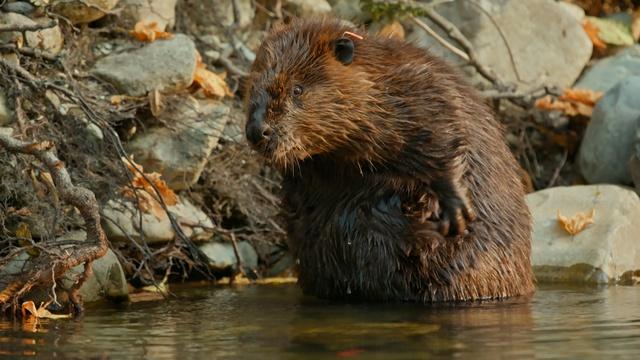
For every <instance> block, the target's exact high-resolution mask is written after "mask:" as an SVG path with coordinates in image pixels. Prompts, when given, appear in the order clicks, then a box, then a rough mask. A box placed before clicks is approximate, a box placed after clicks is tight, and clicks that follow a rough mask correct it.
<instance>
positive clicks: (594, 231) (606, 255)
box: [527, 185, 640, 283]
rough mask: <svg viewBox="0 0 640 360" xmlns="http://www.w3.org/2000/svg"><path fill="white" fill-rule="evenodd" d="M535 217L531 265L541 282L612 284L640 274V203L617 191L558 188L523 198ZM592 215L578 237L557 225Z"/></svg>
mask: <svg viewBox="0 0 640 360" xmlns="http://www.w3.org/2000/svg"><path fill="white" fill-rule="evenodd" d="M527 204H528V205H529V208H530V209H531V213H532V215H533V239H532V246H531V247H532V254H531V255H532V264H533V270H534V273H535V275H536V278H537V280H538V281H539V282H554V281H570V282H571V281H572V282H597V283H602V282H616V281H618V280H620V277H621V276H622V275H623V274H624V273H625V272H628V271H634V270H639V269H640V242H639V241H638V219H640V199H639V198H638V195H636V193H635V192H633V191H632V190H629V189H627V188H623V187H620V186H616V185H588V186H571V187H556V188H549V189H545V190H542V191H538V192H535V193H532V194H529V195H527ZM592 208H593V209H595V216H594V223H593V224H591V225H588V226H587V227H586V228H585V229H584V230H582V231H581V232H579V233H578V234H576V235H570V234H569V233H567V232H566V231H565V230H564V229H563V228H562V227H561V225H560V224H559V222H558V218H557V217H558V211H560V213H561V214H562V215H563V216H567V217H572V216H574V215H575V214H577V213H580V212H589V211H590V210H591V209H592Z"/></svg>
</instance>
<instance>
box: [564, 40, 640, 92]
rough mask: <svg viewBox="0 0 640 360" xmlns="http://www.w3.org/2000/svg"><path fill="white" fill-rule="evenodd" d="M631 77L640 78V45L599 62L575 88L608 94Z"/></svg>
mask: <svg viewBox="0 0 640 360" xmlns="http://www.w3.org/2000/svg"><path fill="white" fill-rule="evenodd" d="M631 76H640V45H635V46H633V47H630V48H627V49H625V50H623V51H621V52H620V53H618V54H616V55H615V56H612V57H607V58H604V59H602V60H600V61H598V62H597V63H596V64H595V65H593V66H591V67H590V68H589V69H588V70H587V71H586V72H585V74H584V75H583V76H582V77H581V78H580V80H579V81H578V82H577V83H576V85H575V86H574V87H575V88H578V89H590V90H594V91H602V92H607V91H609V90H610V89H611V88H613V87H614V86H615V85H616V84H618V83H619V82H620V81H622V80H624V79H627V78H629V77H631Z"/></svg>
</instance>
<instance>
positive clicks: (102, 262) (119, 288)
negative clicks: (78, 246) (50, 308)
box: [58, 231, 129, 302]
mask: <svg viewBox="0 0 640 360" xmlns="http://www.w3.org/2000/svg"><path fill="white" fill-rule="evenodd" d="M86 236H87V234H86V233H85V232H84V231H76V232H72V233H69V234H66V235H65V236H64V237H60V238H59V239H58V240H77V241H84V240H85V239H86ZM92 269H93V274H92V275H91V276H90V277H89V278H88V279H87V280H86V281H85V283H84V284H83V285H82V287H81V288H80V295H82V299H83V300H84V301H86V302H91V301H97V300H102V299H105V298H106V299H112V300H124V299H126V298H127V297H128V296H129V286H128V285H127V279H126V277H125V275H124V271H123V270H122V265H120V262H119V261H118V257H117V256H116V254H115V253H114V252H113V251H111V249H109V250H108V251H107V253H106V254H105V256H103V257H101V258H100V259H97V260H95V261H94V262H93V264H92ZM83 271H84V265H78V266H76V267H74V268H72V269H71V270H69V271H67V273H66V274H65V276H64V278H63V280H62V281H63V284H64V285H65V287H67V288H69V287H71V285H72V284H73V282H74V281H75V279H77V277H78V276H79V275H80V274H81V273H82V272H83Z"/></svg>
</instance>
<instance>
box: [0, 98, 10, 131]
mask: <svg viewBox="0 0 640 360" xmlns="http://www.w3.org/2000/svg"><path fill="white" fill-rule="evenodd" d="M12 122H13V111H11V109H9V104H8V103H7V97H6V96H5V95H4V93H3V92H2V90H0V127H2V126H7V125H10V124H11V123H12Z"/></svg>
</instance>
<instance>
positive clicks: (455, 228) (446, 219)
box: [438, 195, 476, 236]
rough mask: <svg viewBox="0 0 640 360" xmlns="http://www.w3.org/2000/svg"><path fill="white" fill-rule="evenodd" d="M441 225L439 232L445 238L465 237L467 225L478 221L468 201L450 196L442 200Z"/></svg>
mask: <svg viewBox="0 0 640 360" xmlns="http://www.w3.org/2000/svg"><path fill="white" fill-rule="evenodd" d="M440 209H441V214H440V224H439V227H438V231H439V232H440V233H441V234H442V235H444V236H457V235H463V234H464V233H465V230H466V229H467V223H469V222H471V221H473V220H475V219H476V213H475V211H474V210H473V208H472V207H471V205H470V204H469V203H468V201H466V199H463V198H461V197H460V196H458V195H449V196H447V197H445V198H441V199H440Z"/></svg>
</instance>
